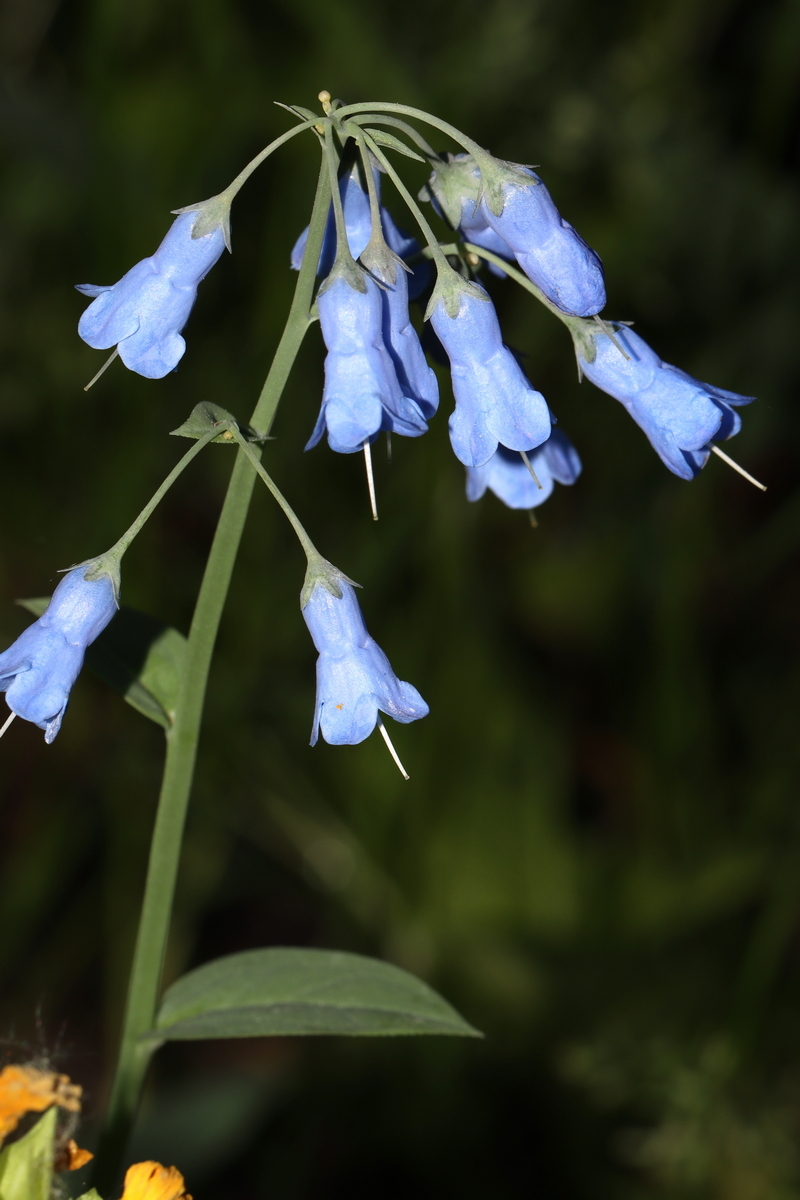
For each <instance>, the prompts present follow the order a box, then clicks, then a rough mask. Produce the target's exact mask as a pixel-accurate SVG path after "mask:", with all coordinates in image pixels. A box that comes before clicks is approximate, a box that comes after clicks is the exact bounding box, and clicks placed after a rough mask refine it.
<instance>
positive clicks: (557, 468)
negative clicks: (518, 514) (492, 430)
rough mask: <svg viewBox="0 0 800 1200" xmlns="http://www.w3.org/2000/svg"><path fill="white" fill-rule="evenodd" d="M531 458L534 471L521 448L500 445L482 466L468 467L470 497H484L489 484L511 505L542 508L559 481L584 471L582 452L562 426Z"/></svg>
mask: <svg viewBox="0 0 800 1200" xmlns="http://www.w3.org/2000/svg"><path fill="white" fill-rule="evenodd" d="M529 462H530V467H531V468H532V470H533V474H532V473H531V469H530V468H529V467H528V465H527V464H526V462H525V460H524V459H523V457H522V455H521V454H520V453H519V451H517V450H509V449H508V447H507V446H498V447H497V449H496V451H495V452H494V454H493V455H492V457H491V458H490V459H489V461H488V462H487V463H484V464H483V466H482V467H467V499H468V500H480V498H481V496H482V495H483V494H484V492H485V491H486V489H487V488H488V489H489V491H490V492H494V494H495V496H497V497H498V499H500V500H502V501H503V503H504V504H506V505H507V506H508V507H509V508H527V509H531V508H538V506H539V505H540V504H544V502H545V500H547V498H548V496H550V495H551V494H552V491H553V487H554V485H555V484H556V483H564V484H571V483H574V482H575V480H576V479H577V478H578V476H579V475H580V473H581V460H580V458H579V457H578V452H577V450H576V449H575V447H574V446H573V445H572V442H571V441H570V440H569V438H568V437H567V436H566V434H564V433H562V432H561V430H560V429H554V430H553V432H552V433H551V434H550V437H549V438H548V439H547V441H546V442H542V444H541V446H537V447H536V449H535V450H532V451H531V453H530V455H529ZM534 474H535V476H536V478H535V479H534V477H533V476H534Z"/></svg>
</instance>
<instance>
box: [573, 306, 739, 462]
mask: <svg viewBox="0 0 800 1200" xmlns="http://www.w3.org/2000/svg"><path fill="white" fill-rule="evenodd" d="M614 336H615V337H616V339H617V341H618V342H619V343H620V345H622V346H623V347H624V349H625V353H626V354H627V355H628V356H629V358H627V359H626V358H624V357H623V355H622V354H621V353H620V351H619V350H618V349H617V347H616V346H615V345H614V344H613V342H612V341H611V338H610V337H608V335H607V334H604V333H599V332H598V333H597V334H593V335H592V342H593V344H594V348H595V357H594V360H593V361H592V362H589V361H588V358H587V357H586V356H585V354H584V352H583V348H582V347H581V345H580V344H579V343H577V342H576V346H577V349H578V361H579V364H580V367H581V369H582V371H583V373H584V375H585V376H586V378H587V379H590V380H591V381H592V383H594V384H595V385H596V386H597V387H599V388H602V390H603V391H604V392H608V394H609V395H610V396H613V397H614V398H615V400H619V401H620V403H621V404H624V405H625V408H626V409H627V410H628V412H629V413H630V414H631V416H632V417H633V419H634V421H635V422H636V424H637V425H639V426H641V428H642V429H643V430H644V432H645V433H646V434H647V436H648V438H649V439H650V442H651V444H652V446H653V449H654V450H655V451H656V453H657V454H658V455H659V457H660V458H661V460H662V462H664V463H665V464H666V466H668V467H669V469H670V471H672V472H674V474H675V475H679V476H680V478H681V479H693V478H694V476H695V475H697V474H698V472H699V471H700V470H702V468H703V467H704V466H705V464H706V462H707V460H708V455H709V449H708V447H709V443H710V442H717V441H724V440H725V439H726V438H729V437H733V436H734V435H735V434H737V433H738V432H739V430H740V428H741V418H740V417H739V414H738V413H735V412H734V411H733V409H732V408H731V405H732V404H734V405H740V404H749V403H750V402H751V401H752V400H753V397H752V396H740V395H739V394H738V392H727V391H725V390H724V389H723V388H717V387H712V386H711V384H708V383H700V381H699V380H697V379H693V378H692V376H691V375H687V374H686V372H685V371H681V370H679V368H678V367H673V366H670V364H669V363H665V362H662V361H661V359H660V358H659V357H658V355H657V354H656V352H655V351H654V350H652V349H651V347H650V346H648V344H647V342H645V341H644V339H643V338H640V337H639V335H638V334H637V333H634V332H633V330H632V329H627V328H625V327H624V326H622V327H621V328H619V329H617V330H616V331H615V335H614Z"/></svg>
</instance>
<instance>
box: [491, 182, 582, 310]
mask: <svg viewBox="0 0 800 1200" xmlns="http://www.w3.org/2000/svg"><path fill="white" fill-rule="evenodd" d="M510 166H511V168H512V172H513V173H512V172H510V174H511V175H512V177H511V178H509V179H508V180H505V181H503V182H501V183H500V185H499V189H498V191H499V202H498V203H496V204H494V203H493V200H492V196H491V195H487V194H486V193H484V195H483V196H482V199H481V203H480V208H481V213H482V214H483V217H484V219H485V221H486V224H487V225H488V226H489V228H490V229H492V230H493V231H494V233H495V234H497V236H498V237H500V238H501V239H502V240H503V241H504V242H505V243H506V244H507V245H508V246H509V247H510V249H511V250H512V252H513V254H514V257H515V258H516V260H517V262H518V263H519V265H520V266H521V267H522V270H523V271H524V272H525V274H526V275H527V276H528V278H529V279H530V281H531V282H532V283H535V284H536V286H537V287H538V288H540V289H541V290H542V291H543V292H544V294H545V296H547V298H548V300H550V302H551V303H552V304H555V306H556V307H557V308H560V309H561V311H562V312H565V313H568V314H570V315H571V316H576V317H589V316H592V315H593V314H594V313H599V312H600V310H601V309H602V308H604V307H605V303H606V286H605V280H604V278H603V264H602V263H601V261H600V258H599V257H598V255H597V254H596V253H595V252H594V250H592V248H591V247H590V246H587V244H586V242H585V241H584V240H583V238H582V237H581V236H580V234H579V233H578V232H577V230H575V229H573V227H572V226H571V225H570V223H569V221H565V220H564V218H563V217H562V216H561V214H560V213H559V211H558V209H557V208H556V206H555V204H554V203H553V198H552V196H551V195H550V193H549V192H548V190H547V188H546V187H545V185H544V184H543V183H542V181H541V179H540V178H539V176H538V175H536V174H535V172H533V171H532V170H531V169H530V168H529V167H522V166H516V165H515V164H510ZM526 176H527V177H528V178H529V179H530V183H528V184H526V183H525V182H524V179H525V177H526ZM501 178H502V176H501ZM495 208H496V209H497V210H498V211H495Z"/></svg>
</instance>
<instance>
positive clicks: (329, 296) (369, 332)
mask: <svg viewBox="0 0 800 1200" xmlns="http://www.w3.org/2000/svg"><path fill="white" fill-rule="evenodd" d="M361 278H362V282H363V285H364V291H363V292H362V291H359V290H358V289H357V288H355V287H353V286H352V285H351V283H350V282H349V280H348V279H347V278H346V277H344V276H340V277H338V278H335V279H334V280H333V282H332V283H330V284H329V285H328V286H327V287H325V288H324V289H322V290H321V291H320V293H319V295H318V297H317V308H318V311H319V321H320V327H321V329H322V336H323V339H324V341H325V345H326V347H327V351H328V353H327V355H326V357H325V386H324V389H323V392H322V407H321V408H320V413H319V417H318V419H317V423H316V425H315V427H314V432H313V433H312V435H311V437H310V438H309V441H308V443H307V445H306V450H310V449H311V447H312V446H316V444H317V442H319V440H320V439H321V437H322V435H323V433H325V432H326V431H327V434H328V445H329V446H330V447H331V449H332V450H336V451H338V452H339V453H341V454H352V453H353V451H355V450H360V449H361V447H362V446H363V445H364V443H365V442H369V441H372V440H373V439H374V438H375V436H376V435H377V434H378V433H379V431H380V430H382V429H385V430H388V431H389V432H393V433H399V434H403V435H404V436H406V437H419V436H420V434H423V433H425V432H426V430H427V428H428V426H427V423H426V421H425V417H424V416H423V414H422V411H421V409H420V406H419V405H418V404H417V402H416V401H415V400H414V399H413V398H412V397H409V396H405V395H404V394H403V389H402V387H401V385H400V382H399V380H398V378H397V371H396V369H395V365H394V362H393V360H392V356H391V355H390V353H389V351H388V350H387V349H386V345H385V343H384V338H383V301H382V298H381V289H380V288H379V287H378V284H377V283H376V282H375V281H374V280H373V279H371V278H370V276H369V275H367V274H366V273H362V276H361Z"/></svg>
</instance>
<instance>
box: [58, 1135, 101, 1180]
mask: <svg viewBox="0 0 800 1200" xmlns="http://www.w3.org/2000/svg"><path fill="white" fill-rule="evenodd" d="M93 1158H94V1155H93V1154H92V1152H91V1150H82V1149H81V1147H80V1146H79V1145H78V1143H77V1142H76V1141H75V1139H74V1138H69V1139H68V1140H67V1141H66V1142H65V1143H64V1145H63V1146H58V1145H56V1156H55V1163H54V1164H53V1170H54V1171H55V1172H56V1173H58V1172H60V1171H80V1169H81V1167H85V1166H86V1164H87V1163H88V1162H91V1161H92V1159H93Z"/></svg>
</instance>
